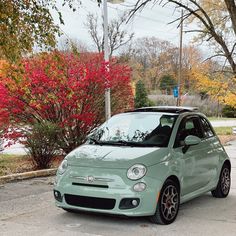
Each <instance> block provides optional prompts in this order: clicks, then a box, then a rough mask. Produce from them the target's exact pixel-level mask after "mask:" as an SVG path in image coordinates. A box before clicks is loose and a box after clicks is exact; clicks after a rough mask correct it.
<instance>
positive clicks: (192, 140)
mask: <svg viewBox="0 0 236 236" xmlns="http://www.w3.org/2000/svg"><path fill="white" fill-rule="evenodd" d="M200 142H201V139H200V138H198V137H197V136H194V135H189V136H187V137H186V138H185V140H184V146H183V149H182V150H183V153H186V152H187V151H188V149H189V147H190V146H193V145H198V144H199V143H200Z"/></svg>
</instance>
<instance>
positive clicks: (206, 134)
mask: <svg viewBox="0 0 236 236" xmlns="http://www.w3.org/2000/svg"><path fill="white" fill-rule="evenodd" d="M200 120H201V125H202V128H203V134H204V138H210V137H213V136H214V135H215V133H214V131H213V130H212V128H211V126H210V124H209V122H208V121H207V120H206V119H205V118H203V117H201V118H200Z"/></svg>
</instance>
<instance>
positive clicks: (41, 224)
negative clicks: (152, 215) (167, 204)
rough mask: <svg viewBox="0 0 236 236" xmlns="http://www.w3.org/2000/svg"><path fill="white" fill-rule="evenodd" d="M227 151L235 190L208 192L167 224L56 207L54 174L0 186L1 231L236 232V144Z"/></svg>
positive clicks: (88, 232)
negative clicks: (218, 194) (226, 193)
mask: <svg viewBox="0 0 236 236" xmlns="http://www.w3.org/2000/svg"><path fill="white" fill-rule="evenodd" d="M226 150H227V152H228V154H229V155H230V157H231V161H232V188H231V192H230V195H229V196H228V198H226V199H216V198H213V197H211V195H210V194H206V195H204V196H202V197H199V198H197V199H195V200H192V201H190V202H188V203H185V204H183V205H181V207H180V212H179V215H178V218H177V220H176V221H175V222H174V223H173V224H171V225H168V226H160V225H155V224H151V223H150V222H149V221H148V220H147V219H146V218H143V217H141V218H125V217H115V216H104V215H96V214H88V213H78V214H74V213H67V212H64V211H63V210H61V209H58V208H56V207H55V206H54V199H53V195H52V191H51V190H52V187H53V186H52V183H53V177H49V178H38V179H32V180H27V181H22V182H17V183H10V184H6V185H4V186H0V235H4V236H5V235H13V236H15V235H24V236H25V235H26V236H27V235H50V236H51V235H78V236H80V235H85V236H86V235H104V236H105V235H107V236H113V235H119V236H120V235H122V236H125V235H129V236H132V235H145V236H146V235H148V236H149V235H153V236H154V235H155V236H156V235H164V236H165V235H168V236H172V235H175V236H176V235H179V236H185V235H186V236H188V235H198V236H199V235H204V236H205V235H219V236H222V235H236V205H235V204H236V142H233V143H232V145H230V146H227V147H226Z"/></svg>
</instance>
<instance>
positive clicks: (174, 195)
mask: <svg viewBox="0 0 236 236" xmlns="http://www.w3.org/2000/svg"><path fill="white" fill-rule="evenodd" d="M230 170H231V164H230V160H229V158H228V156H227V154H226V152H225V150H224V148H223V146H222V145H221V143H220V141H219V139H218V137H217V136H216V134H215V132H214V130H213V128H212V126H211V124H210V123H209V121H208V120H207V118H206V117H205V116H204V115H203V114H201V113H199V112H197V111H196V109H195V108H186V107H148V108H140V109H136V110H133V111H130V112H126V113H122V114H118V115H115V116H113V117H112V118H111V119H109V120H108V121H107V122H105V123H104V124H103V125H101V126H100V127H99V128H97V129H96V130H95V131H94V132H92V133H91V134H90V135H89V136H88V139H87V141H86V142H85V143H84V144H83V145H81V146H80V147H78V148H76V149H75V150H74V151H72V152H71V153H69V154H68V155H67V156H66V157H65V159H64V160H63V161H62V163H61V165H60V167H59V169H58V171H57V176H56V181H55V186H54V197H55V199H56V205H57V206H58V207H61V208H63V209H64V210H66V211H77V210H80V211H81V210H82V211H93V212H100V213H108V214H120V215H126V216H150V219H151V221H152V222H154V223H159V224H170V223H172V222H173V221H174V220H175V218H176V216H177V214H178V210H179V205H180V204H181V203H183V202H186V201H188V200H190V199H193V198H195V197H197V196H199V195H202V194H204V193H206V192H208V191H211V193H212V195H213V196H214V197H218V198H224V197H226V196H227V195H228V193H229V191H230Z"/></svg>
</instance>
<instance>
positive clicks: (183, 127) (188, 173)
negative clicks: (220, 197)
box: [174, 115, 209, 195]
mask: <svg viewBox="0 0 236 236" xmlns="http://www.w3.org/2000/svg"><path fill="white" fill-rule="evenodd" d="M188 135H194V136H197V137H199V138H200V139H201V142H200V143H199V144H197V145H194V146H190V147H188V148H187V150H185V151H184V149H183V147H184V139H185V138H186V137H187V136H188ZM203 138H204V135H203V130H202V127H201V123H200V119H199V116H196V115H193V116H188V117H186V118H184V119H183V120H182V121H181V123H180V125H179V128H178V131H177V134H176V139H175V144H174V150H175V152H176V153H177V154H178V155H177V156H178V162H179V164H180V172H181V175H182V178H181V182H182V183H181V184H182V191H181V195H186V194H189V193H192V192H194V191H197V190H198V189H201V188H203V187H204V186H205V185H206V184H207V182H208V179H206V176H207V175H208V174H207V173H206V171H207V168H206V167H205V158H206V156H207V155H208V152H209V147H207V146H206V144H205V142H203Z"/></svg>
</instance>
